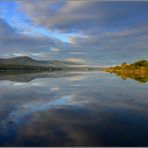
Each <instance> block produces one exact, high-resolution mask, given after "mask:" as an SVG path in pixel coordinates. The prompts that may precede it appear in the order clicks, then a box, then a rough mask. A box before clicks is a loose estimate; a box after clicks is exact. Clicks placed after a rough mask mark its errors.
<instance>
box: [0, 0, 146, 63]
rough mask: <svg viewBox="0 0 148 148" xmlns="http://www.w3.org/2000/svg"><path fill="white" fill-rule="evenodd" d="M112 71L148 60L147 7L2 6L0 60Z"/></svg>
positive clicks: (37, 0)
mask: <svg viewBox="0 0 148 148" xmlns="http://www.w3.org/2000/svg"><path fill="white" fill-rule="evenodd" d="M17 56H29V57H32V58H34V59H36V60H65V61H72V62H79V63H83V64H87V65H96V66H108V65H118V64H121V63H123V62H127V63H132V62H135V61H137V60H140V59H145V60H148V2H132V1H131V2H127V1H125V2H124V1H123V2H121V1H120V2H111V1H106V2H103V1H102V2H100V1H97V0H96V1H95V0H93V1H90V0H88V1H87V0H86V1H81V0H79V1H66V0H65V1H64V0H61V1H58V0H54V1H48V0H34V1H32V0H29V1H27V0H26V1H25V0H23V1H6V0H5V1H0V58H10V57H17Z"/></svg>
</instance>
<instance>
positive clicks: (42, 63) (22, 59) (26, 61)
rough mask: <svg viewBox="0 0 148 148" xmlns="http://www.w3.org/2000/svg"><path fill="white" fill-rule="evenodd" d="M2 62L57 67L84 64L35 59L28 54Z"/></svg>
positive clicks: (1, 61) (2, 61) (0, 62)
mask: <svg viewBox="0 0 148 148" xmlns="http://www.w3.org/2000/svg"><path fill="white" fill-rule="evenodd" d="M0 64H3V65H5V64H6V65H9V64H10V65H11V64H13V65H29V66H56V67H67V66H73V65H82V64H81V63H76V62H67V61H58V60H49V61H43V60H35V59H33V58H31V57H28V56H20V57H13V58H7V59H0Z"/></svg>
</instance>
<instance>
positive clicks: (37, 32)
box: [0, 1, 82, 43]
mask: <svg viewBox="0 0 148 148" xmlns="http://www.w3.org/2000/svg"><path fill="white" fill-rule="evenodd" d="M56 7H57V6H56ZM0 10H1V13H0V17H1V18H3V19H4V20H5V21H6V22H7V23H8V24H9V25H10V26H11V27H13V28H16V29H17V31H18V32H19V33H20V34H25V35H28V36H34V37H38V36H43V37H51V38H55V39H58V40H60V41H62V42H63V43H69V38H70V37H76V36H78V37H80V36H82V35H80V34H78V33H61V32H57V31H54V30H52V31H51V30H49V29H46V28H44V27H42V26H37V25H34V24H33V23H32V22H31V21H30V20H29V18H28V17H27V16H26V15H25V14H24V13H23V12H21V11H19V13H18V10H17V3H15V2H13V1H11V2H0Z"/></svg>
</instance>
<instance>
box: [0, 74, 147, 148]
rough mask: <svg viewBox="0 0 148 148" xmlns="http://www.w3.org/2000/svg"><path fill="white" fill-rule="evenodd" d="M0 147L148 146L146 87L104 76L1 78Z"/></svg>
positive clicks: (141, 84)
mask: <svg viewBox="0 0 148 148" xmlns="http://www.w3.org/2000/svg"><path fill="white" fill-rule="evenodd" d="M0 146H148V83H139V82H137V81H134V80H131V79H127V80H125V81H123V80H122V79H121V78H120V77H117V76H115V75H112V74H109V73H104V72H86V73H82V72H76V73H51V74H46V73H45V74H44V73H42V74H24V75H23V74H22V75H10V76H9V75H4V76H1V77H0Z"/></svg>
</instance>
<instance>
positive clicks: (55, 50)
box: [50, 48, 60, 52]
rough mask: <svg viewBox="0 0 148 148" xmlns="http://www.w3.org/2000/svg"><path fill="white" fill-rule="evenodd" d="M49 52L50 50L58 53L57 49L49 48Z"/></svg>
mask: <svg viewBox="0 0 148 148" xmlns="http://www.w3.org/2000/svg"><path fill="white" fill-rule="evenodd" d="M50 50H51V51H54V52H58V51H60V49H59V48H51V49H50Z"/></svg>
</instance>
